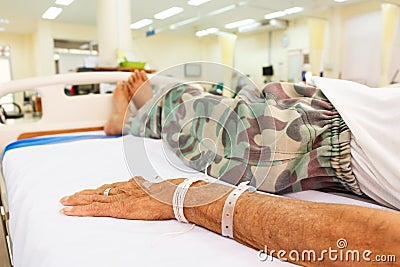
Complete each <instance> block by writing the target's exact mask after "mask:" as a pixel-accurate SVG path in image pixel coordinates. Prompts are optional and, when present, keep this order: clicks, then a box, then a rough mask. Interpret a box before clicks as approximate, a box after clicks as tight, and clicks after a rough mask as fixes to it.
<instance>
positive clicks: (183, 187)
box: [172, 178, 207, 223]
mask: <svg viewBox="0 0 400 267" xmlns="http://www.w3.org/2000/svg"><path fill="white" fill-rule="evenodd" d="M198 181H207V180H206V179H204V178H188V179H186V180H185V181H183V182H182V183H180V184H179V185H178V187H177V188H176V189H175V192H174V196H173V198H172V208H173V210H174V215H175V218H176V219H177V220H178V221H179V222H184V223H189V222H188V220H187V219H186V218H185V215H184V214H183V202H184V201H185V196H186V193H187V191H188V190H189V187H190V186H191V185H192V184H193V183H195V182H198Z"/></svg>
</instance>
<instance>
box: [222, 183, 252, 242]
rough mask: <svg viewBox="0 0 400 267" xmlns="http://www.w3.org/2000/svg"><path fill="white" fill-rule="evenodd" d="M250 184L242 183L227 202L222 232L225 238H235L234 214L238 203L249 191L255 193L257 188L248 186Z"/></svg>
mask: <svg viewBox="0 0 400 267" xmlns="http://www.w3.org/2000/svg"><path fill="white" fill-rule="evenodd" d="M248 183H249V182H243V183H240V184H239V186H238V187H237V188H236V189H235V190H233V191H232V192H231V193H230V194H229V196H228V198H227V199H226V200H225V204H224V209H223V210H222V223H221V232H222V235H223V236H227V237H230V238H233V214H234V212H235V205H236V201H237V200H238V198H239V197H240V195H241V194H243V193H244V192H245V191H246V190H247V189H249V191H253V192H254V191H255V188H254V187H252V186H249V185H247V184H248Z"/></svg>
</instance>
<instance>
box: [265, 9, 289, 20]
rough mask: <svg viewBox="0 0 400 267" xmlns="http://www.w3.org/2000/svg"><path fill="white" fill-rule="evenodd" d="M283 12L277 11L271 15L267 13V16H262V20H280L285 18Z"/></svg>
mask: <svg viewBox="0 0 400 267" xmlns="http://www.w3.org/2000/svg"><path fill="white" fill-rule="evenodd" d="M285 15H286V14H285V12H283V11H277V12H273V13H269V14H267V15H265V16H264V19H275V18H280V17H283V16H285Z"/></svg>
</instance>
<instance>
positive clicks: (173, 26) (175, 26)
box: [169, 17, 200, 30]
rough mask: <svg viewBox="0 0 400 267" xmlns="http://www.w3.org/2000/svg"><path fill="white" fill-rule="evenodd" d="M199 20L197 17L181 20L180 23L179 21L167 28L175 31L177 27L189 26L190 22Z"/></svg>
mask: <svg viewBox="0 0 400 267" xmlns="http://www.w3.org/2000/svg"><path fill="white" fill-rule="evenodd" d="M199 19H200V18H199V17H193V18H190V19H185V20H182V21H179V22H177V23H174V24H172V25H171V26H169V29H170V30H175V29H176V28H178V27H181V26H184V25H187V24H190V23H192V22H195V21H198V20H199Z"/></svg>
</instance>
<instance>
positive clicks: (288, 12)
mask: <svg viewBox="0 0 400 267" xmlns="http://www.w3.org/2000/svg"><path fill="white" fill-rule="evenodd" d="M303 10H304V8H302V7H299V6H295V7H291V8H288V9H285V10H284V11H283V12H285V14H286V15H291V14H295V13H299V12H301V11H303Z"/></svg>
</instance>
